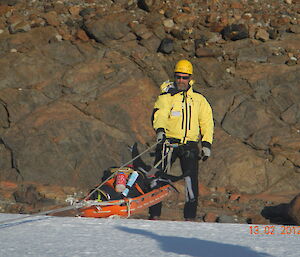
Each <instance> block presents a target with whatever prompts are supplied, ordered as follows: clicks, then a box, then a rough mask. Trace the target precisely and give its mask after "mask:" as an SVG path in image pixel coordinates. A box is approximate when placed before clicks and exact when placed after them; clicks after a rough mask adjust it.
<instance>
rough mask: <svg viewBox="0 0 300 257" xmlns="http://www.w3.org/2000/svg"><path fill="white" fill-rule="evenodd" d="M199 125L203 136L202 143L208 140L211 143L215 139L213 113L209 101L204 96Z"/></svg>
mask: <svg viewBox="0 0 300 257" xmlns="http://www.w3.org/2000/svg"><path fill="white" fill-rule="evenodd" d="M198 119H199V126H200V133H201V136H202V140H201V141H202V143H204V142H207V143H209V144H210V145H211V144H212V141H213V133H214V121H213V114H212V109H211V107H210V104H209V103H208V101H207V100H206V99H205V98H204V97H203V98H202V101H201V104H200V111H199V117H198Z"/></svg>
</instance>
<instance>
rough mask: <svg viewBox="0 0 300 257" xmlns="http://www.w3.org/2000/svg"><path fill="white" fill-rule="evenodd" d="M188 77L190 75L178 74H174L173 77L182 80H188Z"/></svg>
mask: <svg viewBox="0 0 300 257" xmlns="http://www.w3.org/2000/svg"><path fill="white" fill-rule="evenodd" d="M189 78H190V76H180V75H175V79H178V80H180V79H183V80H188V79H189Z"/></svg>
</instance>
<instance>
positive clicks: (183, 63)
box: [174, 60, 193, 75]
mask: <svg viewBox="0 0 300 257" xmlns="http://www.w3.org/2000/svg"><path fill="white" fill-rule="evenodd" d="M174 72H180V73H187V74H190V75H192V74H193V65H192V64H191V63H190V62H189V61H188V60H180V61H179V62H178V63H176V66H175V69H174Z"/></svg>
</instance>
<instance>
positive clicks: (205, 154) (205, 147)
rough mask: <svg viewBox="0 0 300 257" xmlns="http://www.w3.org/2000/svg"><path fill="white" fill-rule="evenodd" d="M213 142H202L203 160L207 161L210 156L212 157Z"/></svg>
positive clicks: (201, 155)
mask: <svg viewBox="0 0 300 257" xmlns="http://www.w3.org/2000/svg"><path fill="white" fill-rule="evenodd" d="M210 148H211V144H210V143H208V142H202V150H201V154H200V157H201V160H202V161H204V162H205V161H206V160H207V159H208V157H210V155H211V150H210Z"/></svg>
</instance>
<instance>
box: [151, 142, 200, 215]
mask: <svg viewBox="0 0 300 257" xmlns="http://www.w3.org/2000/svg"><path fill="white" fill-rule="evenodd" d="M171 143H172V140H171ZM198 155H199V148H198V143H197V142H188V143H187V144H185V145H180V146H178V147H175V148H173V153H172V158H171V164H173V163H174V162H175V160H176V159H177V158H179V160H180V166H181V170H182V173H183V175H184V179H185V193H186V200H185V205H184V218H185V219H189V218H190V219H193V218H195V217H196V213H197V205H198V167H199V165H198V160H199V159H198ZM161 158H162V145H158V147H157V148H156V158H155V163H157V162H158V161H159V160H161ZM159 168H160V169H161V165H160V167H159ZM161 208H162V203H161V202H160V203H158V204H156V205H153V206H151V207H150V208H149V214H150V217H154V216H160V215H161Z"/></svg>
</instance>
